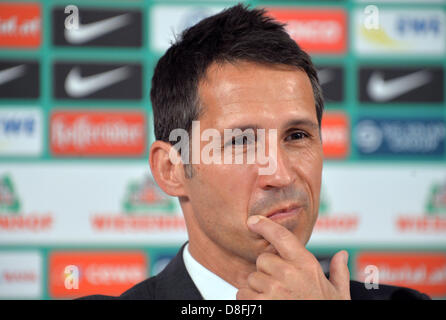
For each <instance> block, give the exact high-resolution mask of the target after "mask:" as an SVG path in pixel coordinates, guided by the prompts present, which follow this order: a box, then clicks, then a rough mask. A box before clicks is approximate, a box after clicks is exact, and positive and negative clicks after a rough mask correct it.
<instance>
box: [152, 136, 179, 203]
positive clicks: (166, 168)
mask: <svg viewBox="0 0 446 320" xmlns="http://www.w3.org/2000/svg"><path fill="white" fill-rule="evenodd" d="M171 157H172V158H173V159H171ZM149 163H150V169H151V170H152V175H153V178H154V179H155V181H156V183H157V184H158V185H159V187H160V188H161V189H162V190H163V191H164V192H165V193H167V194H168V195H170V196H174V197H180V196H184V195H185V192H184V178H185V175H184V169H183V163H182V162H181V158H180V155H179V153H178V151H176V150H175V149H174V148H173V146H172V145H171V144H170V143H167V142H164V141H160V140H157V141H155V142H154V143H153V144H152V146H151V147H150V155H149Z"/></svg>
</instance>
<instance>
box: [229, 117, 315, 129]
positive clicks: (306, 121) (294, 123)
mask: <svg viewBox="0 0 446 320" xmlns="http://www.w3.org/2000/svg"><path fill="white" fill-rule="evenodd" d="M295 126H306V127H310V128H312V129H316V130H319V125H318V124H317V123H316V122H313V121H311V120H309V119H291V120H289V121H288V122H286V123H285V125H284V126H283V127H284V128H289V127H295ZM224 129H228V130H235V129H240V130H241V131H245V130H246V129H253V130H254V131H256V130H257V129H265V128H263V127H261V126H259V125H256V124H246V125H243V126H232V127H229V128H224ZM276 129H278V128H276Z"/></svg>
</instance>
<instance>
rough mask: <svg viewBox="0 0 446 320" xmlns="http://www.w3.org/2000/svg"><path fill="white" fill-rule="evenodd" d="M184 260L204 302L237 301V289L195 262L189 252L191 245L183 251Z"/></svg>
mask: <svg viewBox="0 0 446 320" xmlns="http://www.w3.org/2000/svg"><path fill="white" fill-rule="evenodd" d="M183 260H184V264H185V265H186V269H187V272H188V273H189V275H190V277H191V278H192V281H193V282H194V284H195V286H196V287H197V289H198V291H200V293H201V295H202V296H203V298H204V300H235V298H236V295H237V291H238V290H237V288H236V287H234V286H232V285H231V284H230V283H228V282H226V281H225V280H223V279H222V278H220V277H219V276H217V275H216V274H214V273H212V272H211V271H209V270H208V269H206V268H205V267H203V266H202V265H201V264H200V263H199V262H198V261H197V260H195V259H194V257H192V255H191V254H190V252H189V243H188V244H186V247H185V248H184V250H183Z"/></svg>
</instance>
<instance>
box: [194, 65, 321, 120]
mask: <svg viewBox="0 0 446 320" xmlns="http://www.w3.org/2000/svg"><path fill="white" fill-rule="evenodd" d="M198 94H199V98H200V103H201V108H202V116H201V117H200V120H202V121H203V120H204V121H208V122H211V123H212V124H213V125H214V126H216V127H218V126H221V125H228V126H229V125H230V123H231V122H236V121H239V122H240V121H244V120H246V121H248V120H249V121H251V122H252V121H258V122H259V123H258V125H259V126H260V127H266V125H264V124H265V123H263V124H262V122H265V121H268V123H270V124H273V123H275V124H277V122H280V121H289V120H290V117H299V118H307V119H309V120H313V121H316V122H317V116H316V109H315V103H314V96H313V90H312V87H311V82H310V80H309V78H308V76H307V74H306V73H305V72H304V71H301V70H299V69H297V68H295V67H291V66H283V65H264V64H258V63H252V62H237V63H224V64H212V65H211V66H210V67H209V68H208V70H207V73H206V76H205V77H204V78H203V79H202V81H200V83H199V86H198Z"/></svg>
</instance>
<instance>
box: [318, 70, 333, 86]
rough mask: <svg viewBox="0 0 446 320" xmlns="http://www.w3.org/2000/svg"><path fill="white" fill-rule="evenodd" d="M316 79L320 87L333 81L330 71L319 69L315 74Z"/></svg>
mask: <svg viewBox="0 0 446 320" xmlns="http://www.w3.org/2000/svg"><path fill="white" fill-rule="evenodd" d="M317 77H318V78H319V84H320V85H321V86H322V85H324V84H326V83H329V82H330V81H332V80H333V78H334V72H333V71H332V70H330V69H320V70H319V71H318V72H317Z"/></svg>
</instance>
